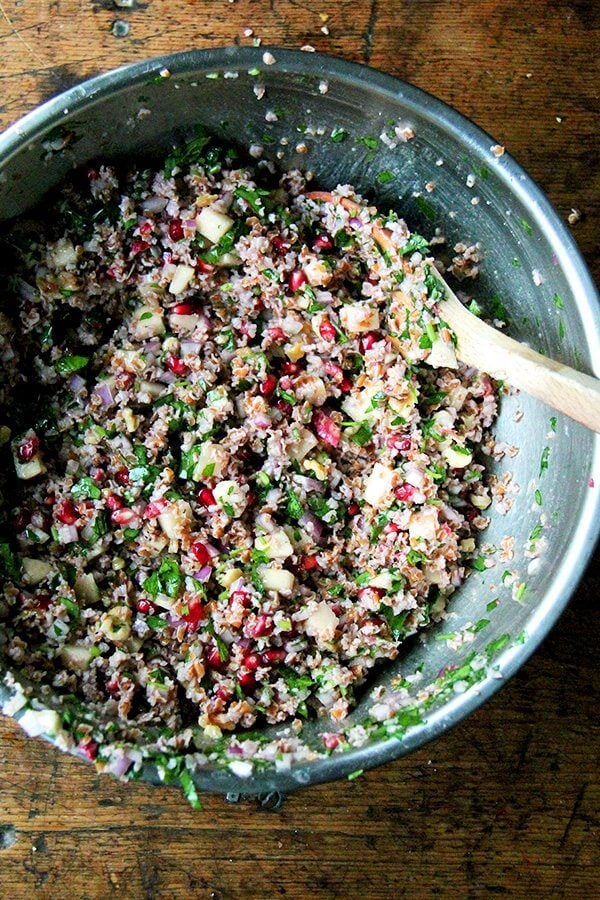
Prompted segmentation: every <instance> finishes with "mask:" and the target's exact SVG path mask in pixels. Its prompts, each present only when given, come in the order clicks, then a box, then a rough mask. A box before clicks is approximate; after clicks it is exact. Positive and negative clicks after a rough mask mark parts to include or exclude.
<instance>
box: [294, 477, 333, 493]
mask: <svg viewBox="0 0 600 900" xmlns="http://www.w3.org/2000/svg"><path fill="white" fill-rule="evenodd" d="M294 481H295V482H296V484H297V485H298V486H299V487H301V488H302V489H303V490H305V491H306V492H307V493H309V492H310V491H316V492H317V493H319V494H322V493H323V491H324V490H325V482H324V481H319V480H318V479H316V478H310V477H309V476H308V475H296V476H295V477H294Z"/></svg>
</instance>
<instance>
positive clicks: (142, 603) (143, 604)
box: [137, 597, 156, 616]
mask: <svg viewBox="0 0 600 900" xmlns="http://www.w3.org/2000/svg"><path fill="white" fill-rule="evenodd" d="M155 608H156V607H155V606H154V604H153V603H150V601H149V600H146V599H144V597H142V599H141V600H138V602H137V611H138V612H139V613H141V614H142V615H143V616H148V615H151V614H152V613H153V612H154V610H155Z"/></svg>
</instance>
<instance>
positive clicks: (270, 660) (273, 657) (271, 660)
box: [262, 650, 286, 666]
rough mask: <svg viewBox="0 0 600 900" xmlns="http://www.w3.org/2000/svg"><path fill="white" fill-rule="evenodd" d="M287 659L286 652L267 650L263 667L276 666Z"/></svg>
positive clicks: (263, 656) (263, 657) (263, 658)
mask: <svg viewBox="0 0 600 900" xmlns="http://www.w3.org/2000/svg"><path fill="white" fill-rule="evenodd" d="M285 657H286V653H285V650H265V652H264V653H263V655H262V660H263V665H268V666H276V665H277V663H280V662H283V660H284V659H285Z"/></svg>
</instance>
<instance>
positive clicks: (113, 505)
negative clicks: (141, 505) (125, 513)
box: [106, 494, 125, 512]
mask: <svg viewBox="0 0 600 900" xmlns="http://www.w3.org/2000/svg"><path fill="white" fill-rule="evenodd" d="M106 505H107V506H108V508H109V509H110V511H111V512H114V511H115V510H116V509H123V507H124V506H125V504H124V503H123V501H122V500H121V498H120V497H117V495H116V494H109V495H108V497H107V498H106Z"/></svg>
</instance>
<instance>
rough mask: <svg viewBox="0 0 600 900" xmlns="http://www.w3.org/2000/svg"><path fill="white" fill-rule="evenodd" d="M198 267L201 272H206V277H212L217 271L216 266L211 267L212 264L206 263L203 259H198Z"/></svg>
mask: <svg viewBox="0 0 600 900" xmlns="http://www.w3.org/2000/svg"><path fill="white" fill-rule="evenodd" d="M196 265H197V267H198V268H199V269H200V271H201V272H204V274H205V275H212V273H213V272H214V271H215V268H216V266H213V265H211V264H210V263H207V262H204V260H203V259H197V260H196Z"/></svg>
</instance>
